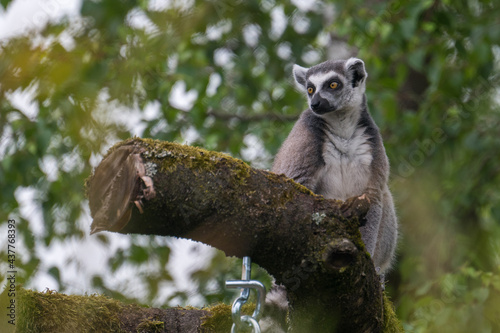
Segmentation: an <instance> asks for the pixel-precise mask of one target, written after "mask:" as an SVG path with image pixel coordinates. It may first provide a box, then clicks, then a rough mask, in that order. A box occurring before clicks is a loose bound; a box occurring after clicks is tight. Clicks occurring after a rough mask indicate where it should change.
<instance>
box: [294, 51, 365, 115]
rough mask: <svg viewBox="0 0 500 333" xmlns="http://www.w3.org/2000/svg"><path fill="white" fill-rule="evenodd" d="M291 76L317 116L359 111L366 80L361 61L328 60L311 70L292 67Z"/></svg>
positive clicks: (353, 59)
mask: <svg viewBox="0 0 500 333" xmlns="http://www.w3.org/2000/svg"><path fill="white" fill-rule="evenodd" d="M293 74H294V77H295V80H296V81H297V83H298V84H299V85H301V86H302V87H303V88H304V90H305V91H306V93H307V97H308V102H309V107H310V108H311V110H312V111H313V112H315V113H316V114H318V115H325V114H327V113H330V112H348V111H349V110H351V109H354V108H356V109H357V108H359V106H360V103H361V102H362V100H363V94H364V92H365V81H366V77H367V76H368V75H367V73H366V71H365V66H364V63H363V61H362V60H360V59H357V58H350V59H348V60H338V61H332V60H330V61H326V62H323V63H321V64H319V65H316V66H313V67H311V68H304V67H301V66H298V65H294V67H293Z"/></svg>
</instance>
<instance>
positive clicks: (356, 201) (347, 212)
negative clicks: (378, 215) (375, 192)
mask: <svg viewBox="0 0 500 333" xmlns="http://www.w3.org/2000/svg"><path fill="white" fill-rule="evenodd" d="M367 204H370V199H368V197H367V196H366V194H364V193H363V194H362V195H360V196H359V197H351V198H349V199H347V200H346V201H344V203H343V204H342V206H341V207H340V212H341V213H342V215H344V217H346V218H351V217H354V216H358V217H359V222H360V227H362V226H364V225H365V224H366V212H367V211H368V209H366V206H367ZM360 213H364V214H360Z"/></svg>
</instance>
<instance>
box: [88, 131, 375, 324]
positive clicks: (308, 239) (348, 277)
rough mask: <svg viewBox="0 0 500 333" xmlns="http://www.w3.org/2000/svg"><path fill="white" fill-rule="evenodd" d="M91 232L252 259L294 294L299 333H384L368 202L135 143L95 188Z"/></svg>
mask: <svg viewBox="0 0 500 333" xmlns="http://www.w3.org/2000/svg"><path fill="white" fill-rule="evenodd" d="M87 190H88V196H89V203H90V209H91V214H92V217H93V222H92V227H91V228H92V230H91V233H95V232H99V231H103V230H109V231H115V232H119V233H124V234H128V233H140V234H150V235H164V236H175V237H183V238H189V239H192V240H196V241H200V242H203V243H206V244H209V245H211V246H214V247H216V248H218V249H220V250H222V251H224V252H225V253H226V254H227V255H228V256H238V257H243V256H250V257H251V258H252V261H253V262H255V263H257V264H258V265H260V266H261V267H263V268H265V269H266V270H267V271H268V272H269V273H270V274H271V275H272V276H273V277H274V278H275V279H276V282H277V283H279V284H282V285H284V286H285V288H286V289H287V293H288V297H289V303H290V314H289V316H290V317H289V318H290V331H291V332H312V331H315V332H380V331H382V327H383V301H382V291H381V288H380V281H379V278H378V276H377V275H376V273H375V269H374V267H373V263H372V261H371V259H370V256H369V254H368V253H367V252H366V251H365V248H364V245H363V242H362V241H361V236H360V233H359V230H358V228H359V226H360V223H362V222H363V219H364V216H365V214H366V212H367V210H368V208H369V203H368V202H367V201H366V200H365V199H363V198H352V199H349V200H347V201H346V202H343V201H338V200H326V199H324V198H323V197H322V196H318V195H315V194H313V193H312V192H311V191H309V190H308V189H306V188H305V187H303V186H301V185H299V184H297V183H295V182H293V181H292V180H290V179H288V178H286V177H284V176H283V175H276V174H273V173H271V172H267V171H263V170H257V169H253V168H251V167H249V166H248V165H246V164H245V163H243V162H242V161H240V160H237V159H234V158H232V157H230V156H228V155H226V154H222V153H215V152H209V151H206V150H203V149H198V148H194V147H190V146H183V145H178V144H174V143H169V142H161V141H153V140H149V139H138V138H134V139H131V140H127V141H125V142H122V143H119V144H118V145H116V146H115V147H113V148H112V149H111V150H110V152H109V153H108V154H107V156H106V157H105V158H104V159H103V161H102V162H101V164H100V165H99V166H98V167H97V168H96V170H95V172H94V174H93V175H92V176H91V177H90V178H89V180H88V181H87Z"/></svg>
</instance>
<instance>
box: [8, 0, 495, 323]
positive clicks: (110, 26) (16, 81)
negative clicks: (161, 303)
mask: <svg viewBox="0 0 500 333" xmlns="http://www.w3.org/2000/svg"><path fill="white" fill-rule="evenodd" d="M9 2H10V1H2V2H0V4H1V5H2V6H4V7H5V6H7V5H8V4H9ZM154 3H155V2H154V1H151V2H148V1H132V0H121V1H119V2H117V1H112V0H101V1H83V5H82V8H81V18H80V19H78V20H76V19H75V20H63V21H61V22H59V23H51V24H50V25H48V26H46V27H45V28H44V29H43V30H42V31H41V32H40V33H37V34H32V35H29V36H26V37H17V38H11V39H10V40H7V41H3V42H2V43H1V46H0V96H1V98H0V135H1V144H0V157H1V162H0V184H1V186H0V227H2V226H4V225H5V224H6V222H7V219H8V218H9V217H10V218H13V217H14V218H16V219H18V221H19V223H18V229H17V231H18V238H19V239H20V240H22V242H23V243H24V244H25V247H26V251H25V252H19V256H20V258H19V260H22V262H23V267H22V270H21V272H20V275H21V278H22V280H23V281H25V282H29V281H30V278H31V277H32V276H33V275H34V273H35V272H37V270H38V269H41V268H40V267H41V266H40V265H41V263H42V262H43V260H44V258H42V257H40V255H39V254H38V252H37V249H38V248H39V247H40V246H41V247H47V246H50V245H51V243H53V242H54V241H56V240H62V239H68V238H75V239H81V238H82V237H84V234H85V233H87V232H88V226H87V225H85V224H84V223H82V222H80V223H77V221H87V222H88V211H87V208H86V207H87V202H86V200H85V196H84V190H83V183H84V179H85V178H86V177H87V176H88V175H89V174H90V173H91V170H92V167H94V166H95V164H96V161H98V160H99V158H100V156H102V154H103V153H104V152H105V151H106V149H107V148H108V147H109V146H110V145H111V144H112V143H113V142H115V141H117V140H121V139H125V138H127V137H130V136H131V135H133V134H140V135H141V136H143V137H153V138H158V139H162V140H172V141H180V142H186V141H187V142H189V143H190V144H194V145H199V146H204V147H206V148H208V149H213V150H219V151H226V152H229V153H231V154H232V155H234V156H237V157H242V158H244V159H247V160H250V162H252V163H254V165H256V166H259V167H269V166H270V163H271V159H272V158H271V157H272V155H273V154H274V153H275V152H276V151H277V149H278V148H279V146H280V144H281V142H283V140H284V139H285V137H286V136H287V134H288V132H289V130H290V129H291V126H293V120H294V119H296V117H297V116H298V115H299V113H300V112H301V110H303V109H304V107H305V98H304V96H303V95H302V94H301V93H298V92H297V91H296V90H295V89H294V84H293V80H292V79H291V67H292V65H293V64H294V63H299V64H301V65H304V66H309V65H314V64H316V63H318V62H320V61H323V60H326V59H328V58H329V57H332V56H334V52H335V51H334V50H333V49H337V50H338V49H341V50H347V51H345V52H344V54H346V52H347V53H349V54H351V55H357V56H359V57H360V58H362V59H363V60H364V61H365V63H366V67H367V71H368V73H369V80H368V85H367V89H368V91H367V95H368V100H369V104H370V110H371V113H372V114H373V116H374V118H375V120H376V122H377V123H378V125H379V127H380V128H381V131H382V133H383V136H384V140H385V141H384V142H385V146H386V149H387V152H388V155H389V158H390V160H391V165H392V189H393V192H394V196H395V198H396V201H397V206H398V212H399V216H400V224H401V232H402V237H401V240H400V246H399V256H398V262H397V264H396V267H395V269H394V271H393V273H392V274H391V275H390V276H389V285H388V290H389V293H390V294H391V297H392V299H393V300H394V302H395V305H396V307H397V313H398V315H399V317H400V318H401V319H402V321H403V323H404V325H405V328H406V330H407V331H409V332H495V331H497V332H498V331H500V319H499V318H500V312H499V311H500V310H499V309H500V269H499V268H500V189H499V188H500V187H499V185H500V169H499V165H500V157H499V156H500V155H499V154H498V152H499V151H500V139H499V135H498V134H499V130H498V128H500V107H499V100H500V97H499V89H498V87H499V79H500V78H499V69H500V68H499V66H500V64H499V62H500V7H499V6H498V4H496V3H495V1H493V0H490V1H479V0H467V1H465V0H464V1H450V0H443V1H437V0H436V1H429V0H426V1H420V0H410V1H401V0H389V1H360V0H354V1H349V2H346V1H335V2H327V1H315V2H311V3H310V4H309V5H307V4H306V2H301V3H302V5H301V6H300V8H297V7H296V6H295V5H294V4H293V3H289V2H288V1H282V0H262V1H242V0H234V1H230V0H222V1H217V0H211V1H201V0H197V1H192V2H190V3H189V4H186V3H184V2H182V1H172V2H170V5H169V6H167V7H166V8H157V7H155V5H154ZM304 6H305V7H307V8H305V7H304ZM179 87H180V88H181V89H180V90H182V88H183V87H184V88H185V92H186V93H185V94H181V95H180V97H176V98H174V97H173V95H174V94H173V93H172V90H173V89H174V88H175V89H177V88H179ZM175 89H174V90H175ZM22 92H24V93H25V96H28V98H30V99H31V100H32V102H33V104H32V105H34V107H35V110H37V111H35V112H33V113H31V114H30V113H27V112H25V110H22V108H21V107H18V106H16V105H17V104H16V103H15V102H13V101H14V98H13V96H15V95H16V94H19V93H22ZM176 100H177V101H176ZM179 100H181V102H184V103H180V104H179ZM148 110H154V112H152V113H151V112H150V111H148ZM252 151H253V155H252V153H251V152H252ZM249 152H250V153H249ZM255 152H257V153H255ZM255 155H256V156H255ZM20 188H24V189H26V188H28V189H30V190H33V191H34V193H35V197H34V198H35V202H36V203H37V205H38V209H39V210H40V211H41V212H42V215H43V216H42V217H43V228H42V229H43V231H42V232H34V229H36V227H35V226H34V224H33V223H32V221H30V218H29V216H26V214H22V213H21V212H20V210H19V201H20V199H19V189H20ZM16 195H17V196H16ZM85 217H87V218H85ZM97 239H99V241H100V242H102V243H103V244H106V243H107V242H108V241H109V240H108V236H107V235H106V234H102V235H99V236H98V238H97ZM0 242H3V240H2V241H0ZM0 244H3V243H0ZM5 251H6V247H5V246H2V247H1V248H0V254H1V255H2V257H5V255H6V252H5ZM169 253H170V250H169V244H168V242H161V241H159V240H158V239H157V238H151V241H148V242H143V241H141V238H138V237H137V238H136V237H132V245H131V246H130V248H128V249H125V250H119V251H117V252H116V253H115V254H114V256H113V257H112V258H111V259H110V262H109V266H110V267H111V271H112V272H116V271H118V270H119V269H120V268H121V267H122V266H125V265H131V266H132V267H136V268H137V269H138V270H140V269H142V268H143V267H144V265H145V263H148V262H149V263H151V262H154V263H156V265H157V266H158V267H159V269H158V270H157V271H155V274H148V273H144V274H142V275H141V278H143V279H144V281H145V283H146V285H147V286H148V295H147V297H146V298H144V299H141V300H139V301H141V302H149V300H151V299H153V298H154V296H155V294H156V293H157V292H158V290H159V289H161V287H162V285H163V283H164V282H165V281H169V280H170V279H172V277H171V275H170V274H169V272H167V271H166V270H165V265H166V263H167V262H168V258H169ZM60 269H61V268H57V267H51V268H50V269H48V274H50V275H51V276H52V277H53V278H54V279H56V280H58V281H60V283H61V285H60V289H61V291H63V290H64V289H65V285H64V284H63V283H62V282H61V278H60V273H61V272H60ZM82 269H83V270H84V269H85V268H82ZM239 270H240V267H239V264H238V263H236V262H234V260H232V261H227V260H226V259H224V258H223V256H222V255H221V254H217V255H215V256H214V258H213V259H212V261H211V265H209V267H208V268H207V270H205V271H204V270H199V271H197V272H196V273H195V274H193V277H194V279H195V280H196V281H197V283H198V285H199V289H198V291H199V293H200V294H201V295H205V296H206V298H205V299H206V302H207V303H209V302H213V301H225V302H229V301H230V299H231V294H227V293H225V292H224V291H223V290H221V288H220V287H221V286H222V284H223V281H224V280H225V279H226V278H229V277H236V276H239V272H240V271H239ZM2 274H3V273H2ZM0 277H2V278H3V276H1V275H0ZM259 277H260V278H262V279H264V277H263V275H262V274H260V275H259ZM108 278H109V277H107V276H105V275H96V276H94V277H93V280H92V282H93V286H94V288H95V290H97V291H100V292H105V293H107V294H111V295H113V296H115V297H119V298H122V299H127V298H129V299H132V300H133V297H131V296H129V295H128V290H127V289H126V287H123V286H112V285H110V284H109V283H107V282H106V281H107V279H108ZM2 280H3V279H2ZM214 290H220V292H216V293H214ZM174 296H175V297H176V300H178V299H187V295H185V294H183V291H179V293H178V294H177V295H174ZM135 301H137V300H135Z"/></svg>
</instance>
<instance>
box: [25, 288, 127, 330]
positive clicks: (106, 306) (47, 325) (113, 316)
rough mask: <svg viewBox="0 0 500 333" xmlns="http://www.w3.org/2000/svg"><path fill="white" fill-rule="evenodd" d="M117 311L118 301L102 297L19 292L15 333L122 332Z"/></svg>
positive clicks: (119, 305)
mask: <svg viewBox="0 0 500 333" xmlns="http://www.w3.org/2000/svg"><path fill="white" fill-rule="evenodd" d="M120 309H121V304H120V303H119V302H118V301H115V300H112V299H109V298H107V297H105V296H99V295H90V296H68V295H64V294H60V293H57V292H55V291H52V290H46V291H45V292H36V291H32V290H25V289H20V290H19V309H18V311H19V312H18V316H19V317H18V323H17V325H16V332H22V333H32V332H33V333H36V332H40V333H41V332H54V333H58V332H61V333H62V332H122V330H121V329H120V320H119V318H118V316H117V313H118V312H119V310H120Z"/></svg>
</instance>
